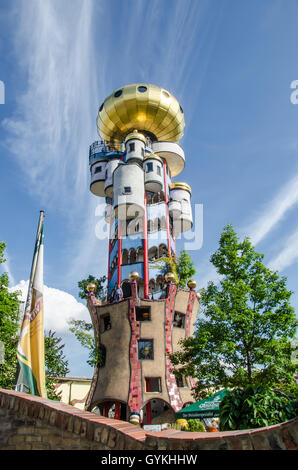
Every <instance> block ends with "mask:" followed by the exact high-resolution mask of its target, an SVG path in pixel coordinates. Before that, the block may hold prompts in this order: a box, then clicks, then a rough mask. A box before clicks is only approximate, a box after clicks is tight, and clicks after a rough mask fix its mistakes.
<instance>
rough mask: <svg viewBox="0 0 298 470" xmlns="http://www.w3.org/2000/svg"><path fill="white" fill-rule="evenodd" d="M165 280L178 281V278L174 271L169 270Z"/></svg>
mask: <svg viewBox="0 0 298 470" xmlns="http://www.w3.org/2000/svg"><path fill="white" fill-rule="evenodd" d="M165 281H166V282H176V278H175V275H174V273H172V272H168V273H167V274H165Z"/></svg>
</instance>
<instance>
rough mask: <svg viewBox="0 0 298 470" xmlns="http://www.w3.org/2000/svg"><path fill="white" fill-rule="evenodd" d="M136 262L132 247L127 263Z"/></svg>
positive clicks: (134, 251)
mask: <svg viewBox="0 0 298 470" xmlns="http://www.w3.org/2000/svg"><path fill="white" fill-rule="evenodd" d="M136 262H137V255H136V250H135V249H134V248H131V249H130V250H129V264H134V263H136Z"/></svg>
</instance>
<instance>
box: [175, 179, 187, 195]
mask: <svg viewBox="0 0 298 470" xmlns="http://www.w3.org/2000/svg"><path fill="white" fill-rule="evenodd" d="M170 189H183V190H184V191H188V192H189V193H190V194H191V187H190V186H189V184H187V183H180V182H178V181H177V182H176V181H175V182H174V183H171V185H170Z"/></svg>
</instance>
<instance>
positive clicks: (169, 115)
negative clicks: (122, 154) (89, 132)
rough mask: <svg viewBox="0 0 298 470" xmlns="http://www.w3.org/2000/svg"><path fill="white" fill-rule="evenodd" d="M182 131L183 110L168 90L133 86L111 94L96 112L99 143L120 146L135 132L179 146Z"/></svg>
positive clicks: (139, 84) (147, 85) (183, 125)
mask: <svg viewBox="0 0 298 470" xmlns="http://www.w3.org/2000/svg"><path fill="white" fill-rule="evenodd" d="M184 127H185V121H184V114H183V109H182V108H181V106H180V104H179V103H178V101H177V100H176V98H175V97H174V96H173V95H171V94H170V93H169V92H168V91H167V90H164V89H163V88H160V87H158V86H156V85H150V84H147V83H146V84H143V83H135V84H133V85H126V86H124V87H123V88H119V89H118V90H116V91H115V92H113V93H112V94H111V95H110V96H108V98H106V99H105V101H104V102H103V104H102V105H101V106H100V108H99V112H98V117H97V128H98V133H99V135H100V136H101V138H102V139H104V140H107V141H112V142H116V143H117V142H122V141H123V140H124V139H125V137H126V136H127V134H129V133H130V132H133V131H134V130H135V129H138V130H139V131H141V132H143V133H145V134H147V135H149V136H150V135H151V136H152V134H153V136H155V137H156V139H157V140H159V141H167V142H178V141H179V140H180V139H181V137H182V136H183V132H184Z"/></svg>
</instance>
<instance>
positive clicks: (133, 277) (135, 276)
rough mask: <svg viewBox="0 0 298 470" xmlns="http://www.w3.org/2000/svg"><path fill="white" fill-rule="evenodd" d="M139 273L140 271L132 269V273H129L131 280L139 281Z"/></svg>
mask: <svg viewBox="0 0 298 470" xmlns="http://www.w3.org/2000/svg"><path fill="white" fill-rule="evenodd" d="M139 277H140V276H139V273H138V271H132V272H131V273H130V274H129V279H130V280H131V281H137V280H138V279H139Z"/></svg>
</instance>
